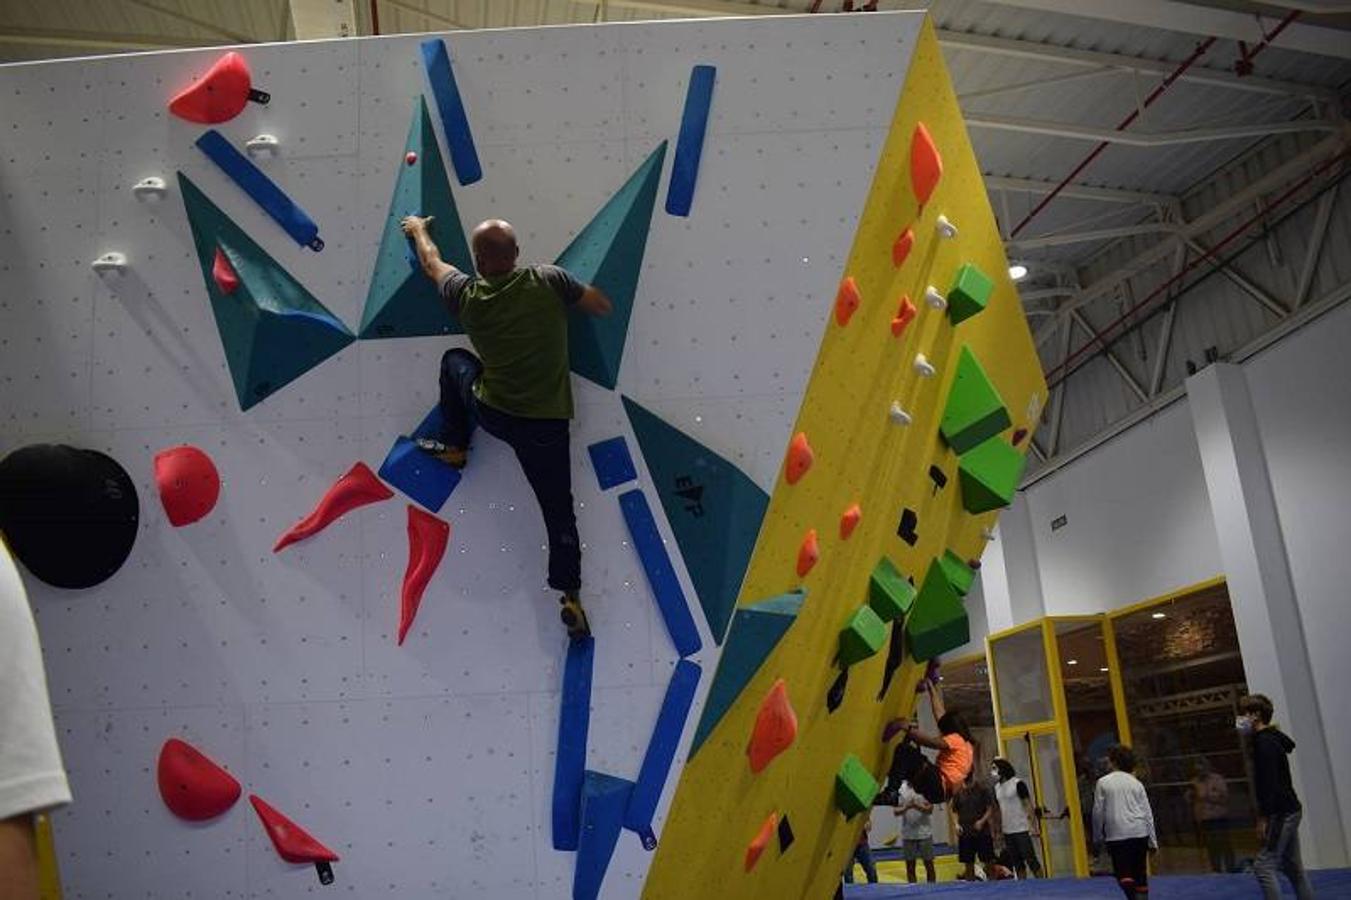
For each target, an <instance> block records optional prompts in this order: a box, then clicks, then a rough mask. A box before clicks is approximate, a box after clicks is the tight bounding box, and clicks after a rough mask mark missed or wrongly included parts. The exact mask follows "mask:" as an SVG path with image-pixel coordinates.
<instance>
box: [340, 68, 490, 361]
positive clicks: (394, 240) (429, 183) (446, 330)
mask: <svg viewBox="0 0 1351 900" xmlns="http://www.w3.org/2000/svg"><path fill="white" fill-rule="evenodd" d="M410 153H411V154H413V156H412V157H410V156H409V155H408V154H410ZM410 158H411V159H412V160H413V162H411V163H409V162H407V161H406V160H408V159H410ZM409 215H419V216H434V217H435V221H434V222H432V226H431V233H432V238H433V239H434V240H435V241H436V245H437V247H438V248H439V249H440V250H441V256H442V258H443V259H445V261H446V262H448V263H450V264H451V265H452V266H454V267H455V268H457V269H459V270H460V271H462V272H473V271H474V261H473V258H472V257H471V256H470V255H469V244H468V243H467V242H466V241H465V238H464V228H463V226H462V225H461V224H460V212H459V210H458V209H457V208H456V206H455V197H454V195H453V194H451V192H450V180H449V179H448V178H447V177H446V166H445V163H443V162H442V160H441V149H440V147H439V146H437V143H436V131H435V129H434V127H433V126H432V117H431V114H430V113H429V112H428V111H427V102H426V101H425V100H423V99H422V96H421V95H418V98H417V103H416V105H415V106H414V109H413V121H412V124H410V125H409V127H408V143H407V144H406V145H405V146H404V155H403V158H402V159H400V160H399V177H398V179H397V180H396V181H395V182H394V196H393V197H392V198H391V199H390V201H389V215H388V216H387V217H386V218H385V229H384V233H383V234H382V235H381V237H380V252H379V254H378V255H377V256H376V258H375V271H374V272H372V273H371V285H370V289H369V290H368V291H367V292H366V309H365V311H364V312H363V313H362V315H361V329H360V331H359V336H360V337H361V338H363V339H367V338H399V337H425V336H435V335H441V334H459V333H460V332H461V331H462V330H463V329H461V328H460V325H459V323H458V322H456V321H455V320H454V319H453V318H451V316H450V313H449V312H448V311H447V310H446V306H445V304H444V303H442V302H441V298H440V297H438V296H437V292H436V285H434V284H432V281H431V279H429V278H428V277H427V276H426V275H424V274H422V270H421V269H420V268H419V267H418V265H417V258H416V256H414V255H413V250H412V247H411V245H410V243H409V241H408V238H407V237H406V236H405V235H404V233H403V228H402V227H401V226H400V223H401V222H402V221H403V217H404V216H409Z"/></svg>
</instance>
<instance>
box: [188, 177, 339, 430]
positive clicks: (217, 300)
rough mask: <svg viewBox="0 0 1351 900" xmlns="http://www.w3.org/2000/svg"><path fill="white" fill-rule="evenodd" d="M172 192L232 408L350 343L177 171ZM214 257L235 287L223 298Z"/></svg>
mask: <svg viewBox="0 0 1351 900" xmlns="http://www.w3.org/2000/svg"><path fill="white" fill-rule="evenodd" d="M178 186H179V191H180V193H181V195H182V197H183V208H184V209H185V210H186V211H187V215H188V224H189V225H190V226H191V227H192V241H193V244H194V245H195V247H196V249H197V260H198V262H199V263H200V264H201V267H202V280H203V281H205V282H206V293H207V296H208V297H209V298H210V300H211V312H212V314H213V315H214V316H215V319H216V330H217V331H218V332H219V333H220V340H221V345H222V346H223V347H224V349H225V361H226V364H227V365H228V366H229V368H230V379H231V381H232V382H233V383H234V388H235V396H236V397H237V398H238V399H239V408H240V409H248V408H249V407H251V406H253V405H254V404H256V403H259V402H260V401H262V400H264V399H266V398H267V397H270V396H271V395H272V394H274V393H276V392H277V391H278V390H280V389H281V388H282V387H284V386H285V385H287V384H289V383H290V382H292V381H294V380H295V379H297V378H299V377H300V376H301V375H304V374H305V373H306V372H308V371H309V370H310V369H312V368H314V367H315V366H317V365H319V364H320V363H321V362H323V361H324V360H326V359H328V358H329V357H330V356H332V355H333V354H335V353H337V352H338V351H339V350H341V349H342V348H343V347H346V346H347V345H348V344H350V343H351V342H352V341H353V340H354V338H353V337H352V333H351V332H350V331H348V330H347V326H346V325H344V324H343V323H342V322H341V321H340V320H339V319H338V317H337V316H335V315H333V313H331V312H329V310H328V308H327V307H325V306H324V305H323V304H322V303H320V302H319V301H318V300H317V299H315V297H314V295H313V294H311V293H310V292H309V291H307V290H306V289H305V288H304V286H303V285H301V283H300V282H298V281H296V280H295V278H293V277H292V276H291V274H290V273H289V272H287V271H286V270H285V269H283V268H282V267H281V265H280V264H278V263H277V261H276V260H274V259H273V258H272V257H271V256H269V255H268V254H267V251H265V250H263V248H262V247H260V246H258V244H257V243H255V242H254V240H253V238H251V237H249V236H248V234H246V233H245V232H244V230H243V229H242V228H240V227H239V226H238V225H236V224H235V223H234V222H232V221H230V219H229V218H228V217H227V216H226V215H225V213H223V212H221V210H220V209H219V208H218V207H217V206H216V205H215V204H214V203H212V202H211V201H210V200H208V199H207V197H206V195H205V194H203V193H202V192H201V191H200V190H199V189H198V188H197V186H196V185H195V184H193V183H192V182H191V181H190V180H189V179H188V177H187V176H186V175H184V174H183V173H182V172H179V173H178ZM217 254H220V255H221V256H222V257H223V259H224V260H225V261H226V262H228V263H229V268H230V269H232V270H233V271H234V274H235V276H236V278H237V280H238V285H237V286H235V287H234V288H233V290H231V291H230V292H229V293H226V292H225V291H224V290H222V287H221V285H219V284H217V282H216V279H215V278H214V277H212V271H213V268H214V266H215V261H216V257H217Z"/></svg>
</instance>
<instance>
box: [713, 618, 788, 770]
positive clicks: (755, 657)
mask: <svg viewBox="0 0 1351 900" xmlns="http://www.w3.org/2000/svg"><path fill="white" fill-rule="evenodd" d="M806 596H807V595H806V594H805V593H803V592H802V591H792V592H791V593H787V594H780V595H779V596H777V597H772V598H770V599H768V600H762V601H760V602H759V603H755V604H752V605H750V606H743V607H742V608H741V609H738V610H737V611H736V617H735V618H734V619H733V620H732V630H731V632H729V633H728V635H727V646H726V647H724V648H723V650H722V657H721V659H719V660H718V671H717V674H715V675H714V676H713V684H712V685H710V686H709V689H708V699H707V700H705V701H704V711H703V714H702V715H700V716H699V726H698V727H697V728H696V729H695V730H694V739H693V740H692V741H691V742H690V754H689V757H688V758H689V759H694V754H695V753H696V752H698V750H699V747H700V746H701V745H702V744H703V743H704V741H705V740H706V739H707V738H708V736H709V735H710V734H712V733H713V729H714V728H715V727H717V724H718V723H719V722H720V721H722V717H723V716H724V715H726V714H727V710H729V709H731V708H732V704H733V703H735V702H736V698H737V697H739V696H741V692H742V691H743V690H745V688H746V685H748V684H750V681H751V679H752V678H754V677H755V673H756V672H758V671H759V670H760V665H761V664H762V663H763V662H764V661H765V658H766V657H768V656H769V654H770V653H771V652H772V651H773V650H774V648H775V647H777V646H778V645H779V641H780V640H782V639H783V636H784V635H785V634H787V633H788V629H789V628H791V627H792V625H793V623H794V622H796V621H797V614H798V612H799V611H800V610H801V609H802V601H803V600H804V599H806Z"/></svg>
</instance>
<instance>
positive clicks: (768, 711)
mask: <svg viewBox="0 0 1351 900" xmlns="http://www.w3.org/2000/svg"><path fill="white" fill-rule="evenodd" d="M795 740H797V713H796V712H795V711H794V710H793V704H792V701H790V700H789V699H788V685H787V684H786V683H785V682H784V680H783V679H782V678H780V679H778V680H777V681H775V682H774V686H773V687H772V688H770V689H769V693H768V694H767V695H765V699H764V701H763V702H762V703H761V704H760V712H759V713H757V714H756V716H755V726H754V728H753V729H752V730H751V740H750V743H749V744H748V745H747V747H746V755H747V756H748V757H750V761H751V771H752V772H754V773H755V774H757V775H758V774H759V773H760V772H762V771H764V768H765V766H767V765H769V764H770V762H772V761H773V760H774V758H775V757H776V756H778V755H779V754H780V753H782V752H783V751H785V750H787V749H788V748H789V747H791V746H792V745H793V741H795Z"/></svg>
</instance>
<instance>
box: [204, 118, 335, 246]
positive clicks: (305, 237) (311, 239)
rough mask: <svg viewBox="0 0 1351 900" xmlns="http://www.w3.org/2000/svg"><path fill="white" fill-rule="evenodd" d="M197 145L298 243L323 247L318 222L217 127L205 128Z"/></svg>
mask: <svg viewBox="0 0 1351 900" xmlns="http://www.w3.org/2000/svg"><path fill="white" fill-rule="evenodd" d="M197 149H199V150H201V151H202V152H203V153H205V154H206V155H207V156H208V157H209V158H210V159H211V161H212V162H213V163H215V164H216V165H217V166H219V167H220V169H221V171H222V172H224V173H225V174H226V175H228V176H230V180H231V181H233V182H234V183H235V184H237V185H239V187H240V188H241V189H242V190H243V191H244V193H246V194H248V195H249V196H250V197H252V198H253V202H255V203H257V204H258V205H259V206H261V207H262V208H263V211H264V212H266V213H267V214H268V215H269V216H271V217H272V219H273V221H275V222H276V223H277V224H278V225H280V226H281V227H282V228H284V229H286V233H287V234H289V235H290V236H291V237H292V239H293V240H295V242H296V243H297V244H299V245H300V246H302V247H309V248H310V249H311V250H314V251H315V252H318V251H320V250H322V249H324V242H323V241H321V240H320V239H319V226H318V225H316V224H314V220H313V219H311V218H310V217H309V214H308V213H306V212H305V210H303V209H301V208H300V207H299V206H297V205H296V203H295V201H294V200H292V199H291V198H290V197H288V196H286V193H285V192H284V191H282V189H281V188H279V187H277V185H276V183H275V182H273V180H272V179H271V178H268V177H267V176H266V175H264V174H263V170H262V169H260V168H258V167H257V166H255V165H254V164H253V163H251V162H249V160H248V159H247V158H246V157H245V156H244V154H242V153H240V152H239V151H238V150H236V149H235V148H234V145H233V144H231V143H230V142H229V141H227V140H226V139H225V138H224V137H223V136H222V135H221V133H220V132H219V131H217V130H216V129H214V128H211V129H208V130H207V132H206V134H203V135H202V136H201V137H199V138H198V139H197Z"/></svg>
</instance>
